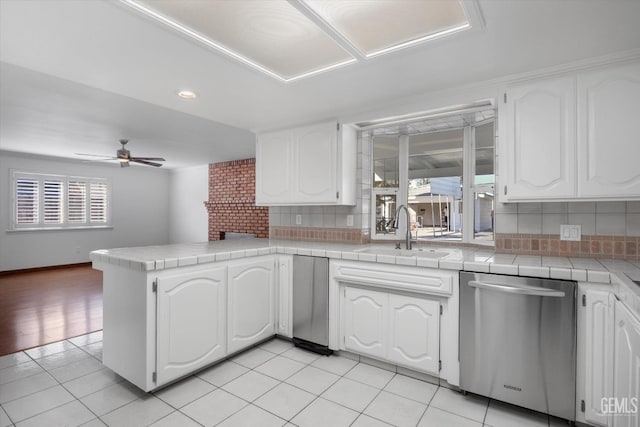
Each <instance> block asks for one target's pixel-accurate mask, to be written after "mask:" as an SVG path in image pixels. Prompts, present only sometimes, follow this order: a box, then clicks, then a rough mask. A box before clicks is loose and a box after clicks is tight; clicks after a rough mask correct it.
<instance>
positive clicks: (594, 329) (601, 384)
mask: <svg viewBox="0 0 640 427" xmlns="http://www.w3.org/2000/svg"><path fill="white" fill-rule="evenodd" d="M584 299H585V301H586V307H583V306H580V310H584V313H585V315H584V320H582V318H581V316H579V326H578V328H579V329H580V331H579V333H580V336H581V338H582V337H584V341H583V342H584V344H583V345H582V348H581V349H580V350H579V351H582V352H583V354H582V355H581V356H583V357H584V370H585V372H584V391H583V393H584V395H583V396H584V397H583V398H584V401H585V411H584V417H585V420H586V421H587V422H589V423H591V424H593V425H600V426H608V425H610V422H611V420H610V416H609V415H608V414H605V413H603V410H602V399H603V398H607V397H610V396H611V395H612V394H611V393H612V387H613V378H612V375H613V370H612V363H613V352H612V347H613V300H612V296H611V292H610V291H599V290H585V291H584ZM580 341H582V340H581V339H580ZM578 375H580V374H578ZM579 394H582V393H579Z"/></svg>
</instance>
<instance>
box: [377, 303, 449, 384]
mask: <svg viewBox="0 0 640 427" xmlns="http://www.w3.org/2000/svg"><path fill="white" fill-rule="evenodd" d="M389 313H390V314H389V317H390V319H389V325H390V328H389V338H388V343H389V346H388V347H389V348H388V353H387V358H388V359H389V360H390V361H391V362H394V363H396V364H398V365H403V366H407V367H409V368H416V369H420V370H421V371H425V372H430V373H432V374H434V375H438V372H439V361H440V339H439V338H440V303H439V302H438V301H432V300H427V299H422V298H415V297H407V296H403V295H395V294H389Z"/></svg>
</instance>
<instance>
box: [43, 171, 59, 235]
mask: <svg viewBox="0 0 640 427" xmlns="http://www.w3.org/2000/svg"><path fill="white" fill-rule="evenodd" d="M42 196H43V205H44V206H43V218H42V219H43V223H44V224H62V223H63V222H64V210H63V209H64V183H63V182H62V181H59V180H48V179H45V180H44V182H43V194H42Z"/></svg>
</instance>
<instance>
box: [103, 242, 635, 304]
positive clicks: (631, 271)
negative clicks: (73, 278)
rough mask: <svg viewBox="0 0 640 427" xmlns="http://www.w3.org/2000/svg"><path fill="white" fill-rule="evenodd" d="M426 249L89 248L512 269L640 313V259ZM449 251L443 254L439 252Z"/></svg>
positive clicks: (182, 260)
mask: <svg viewBox="0 0 640 427" xmlns="http://www.w3.org/2000/svg"><path fill="white" fill-rule="evenodd" d="M415 247H416V248H419V249H422V252H419V251H416V252H415V254H416V255H413V256H410V255H406V251H398V252H399V253H402V255H399V256H395V254H394V253H393V252H394V251H393V250H392V249H393V248H394V243H385V244H371V245H350V244H341V243H327V242H305V241H292V240H272V239H271V240H270V239H234V240H224V241H215V242H201V243H184V244H174V245H162V246H145V247H133V248H117V249H100V250H96V251H93V252H91V260H92V261H93V262H94V263H106V264H113V265H120V266H124V267H126V268H130V269H133V270H138V271H154V270H164V269H168V268H175V267H184V266H188V265H197V264H206V263H210V262H215V261H226V260H230V259H237V258H245V257H251V256H258V255H268V254H275V253H278V254H291V255H310V256H319V257H327V258H333V259H343V260H353V261H367V262H378V263H385V264H399V265H416V266H419V267H431V268H441V269H448V270H467V271H477V272H481V273H496V274H511V275H520V276H532V277H542V278H551V279H564V280H576V281H581V282H592V283H611V284H612V285H613V286H614V288H615V291H616V294H617V295H618V294H619V295H620V297H621V298H626V300H625V299H623V301H625V302H627V304H628V305H630V306H631V308H632V309H634V310H635V311H636V312H637V313H640V286H638V285H636V284H635V283H633V280H640V262H638V261H624V260H614V259H592V258H567V257H546V256H533V255H511V254H496V253H494V252H493V251H492V250H491V249H489V248H487V249H478V248H451V247H441V246H435V245H431V246H429V245H415ZM442 252H445V253H446V255H444V256H440V257H437V256H430V255H437V253H442Z"/></svg>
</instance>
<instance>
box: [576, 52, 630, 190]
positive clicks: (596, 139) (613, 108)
mask: <svg viewBox="0 0 640 427" xmlns="http://www.w3.org/2000/svg"><path fill="white" fill-rule="evenodd" d="M638 112H640V64H631V65H625V66H619V67H616V68H608V69H605V70H601V71H593V72H588V73H583V74H580V75H579V76H578V141H579V150H578V152H579V153H580V157H579V162H580V163H579V175H578V176H579V178H578V179H579V180H578V190H579V196H581V197H624V196H634V197H638V196H640V167H639V166H638V159H640V140H639V139H638V129H637V123H636V121H637V120H638Z"/></svg>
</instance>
